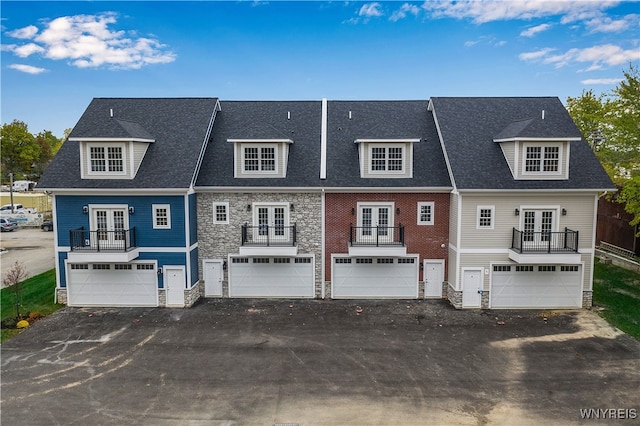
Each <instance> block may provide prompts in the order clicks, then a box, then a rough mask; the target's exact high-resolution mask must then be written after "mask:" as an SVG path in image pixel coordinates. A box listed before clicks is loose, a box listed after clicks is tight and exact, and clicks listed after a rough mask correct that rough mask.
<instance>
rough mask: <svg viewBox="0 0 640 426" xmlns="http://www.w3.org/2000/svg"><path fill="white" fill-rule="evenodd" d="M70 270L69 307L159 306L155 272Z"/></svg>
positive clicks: (134, 267)
mask: <svg viewBox="0 0 640 426" xmlns="http://www.w3.org/2000/svg"><path fill="white" fill-rule="evenodd" d="M88 266H89V268H88V269H70V271H69V275H68V277H69V278H68V282H67V302H68V305H69V306H158V291H157V284H156V282H157V281H156V272H155V268H154V269H141V270H139V269H137V267H136V265H131V266H132V269H126V270H114V269H113V265H110V269H93V268H92V265H88Z"/></svg>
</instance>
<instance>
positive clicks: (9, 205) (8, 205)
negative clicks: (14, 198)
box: [0, 204, 24, 213]
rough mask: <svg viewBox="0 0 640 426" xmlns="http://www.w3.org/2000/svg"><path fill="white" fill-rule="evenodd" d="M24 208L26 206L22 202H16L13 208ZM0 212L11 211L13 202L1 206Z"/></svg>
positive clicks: (16, 209) (15, 209)
mask: <svg viewBox="0 0 640 426" xmlns="http://www.w3.org/2000/svg"><path fill="white" fill-rule="evenodd" d="M22 209H24V206H23V205H22V204H14V205H13V210H14V211H18V210H22ZM0 212H4V213H11V204H5V205H4V206H2V207H0Z"/></svg>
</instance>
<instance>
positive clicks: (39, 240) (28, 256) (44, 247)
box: [0, 227, 55, 283]
mask: <svg viewBox="0 0 640 426" xmlns="http://www.w3.org/2000/svg"><path fill="white" fill-rule="evenodd" d="M0 244H1V246H2V251H1V252H0V272H1V274H2V280H3V281H4V277H5V276H6V275H7V271H9V269H11V267H12V266H13V264H14V263H15V262H16V260H18V261H20V262H22V263H23V264H24V266H25V268H26V269H27V272H28V273H29V277H33V276H34V275H38V274H41V273H43V272H46V271H48V270H50V269H53V268H54V267H55V265H54V263H55V256H54V251H53V232H44V231H43V230H41V229H40V228H21V227H19V228H18V229H16V230H14V231H11V232H3V233H2V234H0ZM0 283H1V281H0Z"/></svg>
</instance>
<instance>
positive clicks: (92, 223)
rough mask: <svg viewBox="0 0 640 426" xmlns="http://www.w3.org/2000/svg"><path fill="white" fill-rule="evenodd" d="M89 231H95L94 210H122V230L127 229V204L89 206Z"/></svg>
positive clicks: (96, 227)
mask: <svg viewBox="0 0 640 426" xmlns="http://www.w3.org/2000/svg"><path fill="white" fill-rule="evenodd" d="M87 207H89V230H90V231H97V230H98V226H97V224H96V220H95V210H122V211H124V225H123V226H124V229H130V228H129V213H128V212H129V206H128V205H127V204H89V205H88V206H87Z"/></svg>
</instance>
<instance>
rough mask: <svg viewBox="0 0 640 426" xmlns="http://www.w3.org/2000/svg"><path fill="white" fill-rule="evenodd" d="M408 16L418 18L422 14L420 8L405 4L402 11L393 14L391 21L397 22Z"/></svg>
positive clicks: (401, 7) (401, 8)
mask: <svg viewBox="0 0 640 426" xmlns="http://www.w3.org/2000/svg"><path fill="white" fill-rule="evenodd" d="M407 14H411V15H413V16H418V14H420V8H419V7H418V6H416V5H414V4H409V3H404V4H403V5H402V6H400V9H398V10H396V11H395V12H393V14H392V15H391V17H390V18H389V20H390V21H392V22H396V21H399V20H400V19H404V18H406V17H407Z"/></svg>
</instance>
